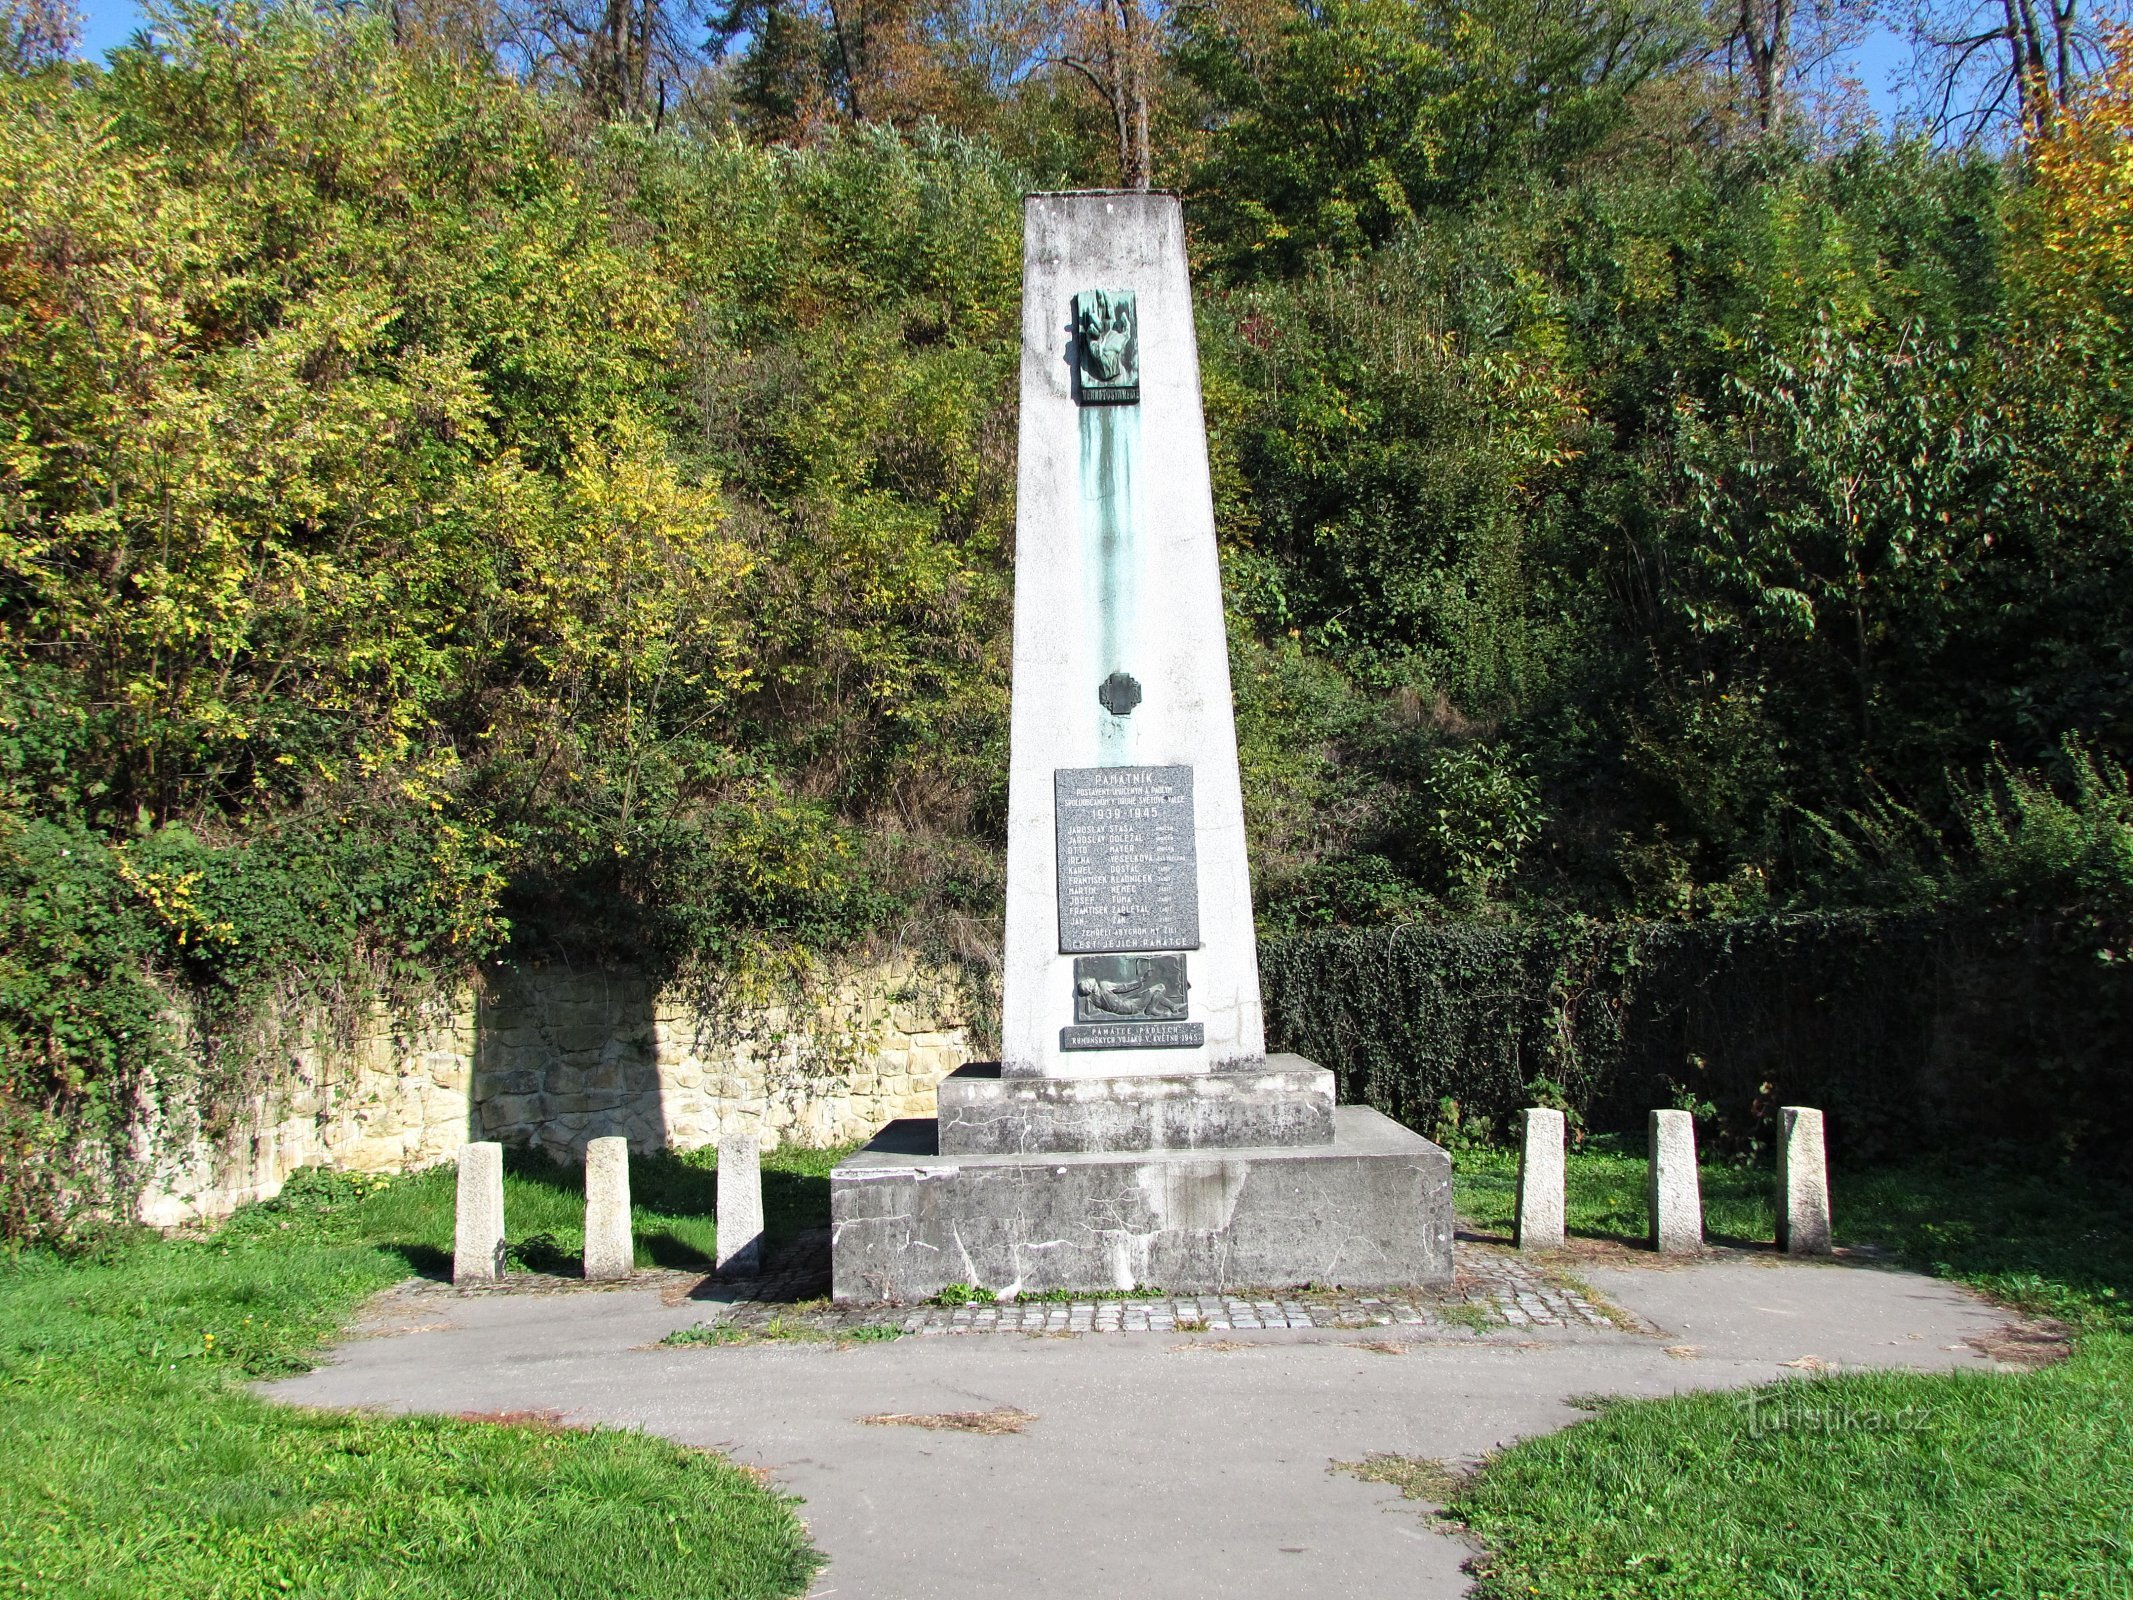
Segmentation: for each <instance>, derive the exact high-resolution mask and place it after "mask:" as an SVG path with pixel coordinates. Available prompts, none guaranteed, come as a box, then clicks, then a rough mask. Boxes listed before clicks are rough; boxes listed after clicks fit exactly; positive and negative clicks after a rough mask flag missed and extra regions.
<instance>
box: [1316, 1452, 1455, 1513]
mask: <svg viewBox="0 0 2133 1600" xmlns="http://www.w3.org/2000/svg"><path fill="white" fill-rule="evenodd" d="M1333 1470H1334V1471H1335V1472H1345V1473H1347V1474H1349V1475H1350V1476H1351V1477H1356V1478H1361V1479H1362V1480H1363V1481H1364V1482H1365V1483H1389V1484H1391V1485H1392V1486H1393V1487H1394V1488H1395V1489H1397V1490H1399V1491H1400V1493H1401V1495H1402V1496H1403V1497H1404V1498H1406V1499H1409V1500H1427V1501H1429V1502H1430V1503H1431V1504H1433V1505H1443V1504H1444V1503H1445V1502H1446V1501H1448V1500H1450V1499H1451V1498H1452V1497H1453V1496H1454V1495H1456V1494H1457V1493H1458V1492H1459V1491H1460V1490H1461V1489H1462V1488H1464V1487H1465V1486H1466V1484H1467V1482H1468V1480H1469V1479H1470V1478H1471V1477H1472V1474H1471V1473H1468V1472H1465V1471H1463V1470H1461V1469H1460V1468H1458V1467H1454V1466H1451V1465H1448V1464H1447V1463H1445V1462H1442V1461H1438V1460H1435V1459H1433V1458H1432V1457H1429V1456H1396V1455H1367V1456H1365V1457H1363V1459H1362V1460H1360V1461H1336V1462H1334V1463H1333Z"/></svg>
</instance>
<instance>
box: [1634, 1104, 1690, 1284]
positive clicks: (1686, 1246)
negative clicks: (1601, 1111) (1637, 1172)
mask: <svg viewBox="0 0 2133 1600" xmlns="http://www.w3.org/2000/svg"><path fill="white" fill-rule="evenodd" d="M1647 1191H1648V1192H1647V1201H1648V1204H1649V1206H1650V1210H1651V1246H1652V1248H1653V1249H1654V1250H1656V1251H1658V1252H1659V1253H1660V1254H1661V1255H1665V1256H1679V1255H1694V1254H1695V1253H1696V1252H1697V1251H1699V1250H1701V1249H1702V1248H1703V1186H1702V1184H1701V1183H1699V1182H1698V1180H1697V1177H1696V1119H1695V1118H1693V1117H1691V1116H1690V1115H1689V1114H1688V1113H1687V1112H1686V1111H1654V1112H1653V1113H1652V1116H1651V1175H1650V1177H1649V1179H1648V1180H1647Z"/></svg>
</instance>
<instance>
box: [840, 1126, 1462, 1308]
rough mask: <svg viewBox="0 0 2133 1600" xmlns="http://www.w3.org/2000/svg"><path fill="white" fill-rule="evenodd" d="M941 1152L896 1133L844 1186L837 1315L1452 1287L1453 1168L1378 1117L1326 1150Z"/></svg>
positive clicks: (847, 1170)
mask: <svg viewBox="0 0 2133 1600" xmlns="http://www.w3.org/2000/svg"><path fill="white" fill-rule="evenodd" d="M936 1137H937V1131H936V1126H935V1124H934V1123H932V1122H930V1121H907V1122H896V1123H891V1124H890V1125H889V1127H888V1128H887V1129H886V1130H884V1131H883V1132H882V1134H881V1135H880V1136H879V1137H878V1138H876V1139H875V1140H874V1142H873V1143H872V1144H870V1145H868V1146H867V1147H866V1148H865V1149H864V1150H861V1151H860V1152H859V1153H858V1154H856V1155H854V1156H853V1157H851V1158H850V1159H849V1160H847V1161H845V1162H843V1163H841V1164H840V1165H838V1166H837V1167H836V1168H835V1169H834V1170H833V1171H832V1172H831V1173H830V1218H831V1228H832V1238H831V1246H830V1263H831V1278H832V1290H833V1293H834V1294H835V1296H836V1298H837V1299H839V1300H842V1301H882V1300H886V1301H902V1302H905V1303H910V1302H914V1301H919V1300H925V1299H928V1298H930V1297H932V1296H933V1295H936V1294H938V1293H940V1291H941V1290H942V1289H944V1288H946V1287H947V1286H948V1285H950V1284H954V1283H964V1284H970V1285H972V1286H973V1287H981V1288H987V1289H992V1290H994V1291H996V1292H999V1291H1007V1290H1012V1291H1015V1292H1017V1293H1032V1294H1036V1293H1043V1292H1045V1291H1047V1290H1053V1289H1067V1290H1074V1289H1087V1290H1098V1289H1131V1288H1135V1287H1140V1286H1144V1285H1145V1286H1153V1287H1157V1288H1161V1289H1167V1290H1170V1291H1172V1292H1175V1293H1194V1294H1197V1293H1205V1292H1219V1291H1221V1290H1223V1289H1225V1288H1227V1287H1230V1286H1232V1285H1242V1284H1250V1285H1267V1286H1277V1285H1284V1284H1321V1285H1325V1286H1328V1287H1340V1288H1380V1287H1387V1286H1392V1285H1399V1284H1427V1283H1441V1282H1443V1281H1445V1280H1446V1279H1448V1278H1449V1277H1450V1276H1451V1271H1452V1163H1451V1157H1450V1156H1449V1155H1447V1154H1446V1153H1445V1152H1444V1151H1443V1150H1442V1149H1440V1148H1439V1147H1438V1146H1436V1145H1434V1144H1432V1143H1430V1142H1429V1140H1427V1139H1425V1138H1423V1137H1422V1136H1421V1135H1420V1134H1418V1133H1414V1132H1412V1131H1410V1130H1409V1129H1406V1128H1403V1127H1401V1126H1400V1125H1399V1124H1398V1123H1396V1122H1394V1121H1393V1120H1392V1119H1391V1118H1389V1117H1386V1116H1384V1115H1382V1114H1381V1113H1379V1112H1376V1111H1373V1110H1371V1109H1370V1108H1368V1107H1367V1106H1342V1107H1339V1108H1337V1109H1336V1110H1335V1111H1334V1113H1333V1140H1332V1142H1331V1143H1330V1144H1320V1145H1286V1146H1269V1147H1261V1148H1256V1149H1226V1150H1156V1151H1135V1152H1128V1153H1116V1152H1076V1153H1072V1154H1050V1155H947V1156H944V1155H941V1154H939V1153H938V1148H937V1144H936Z"/></svg>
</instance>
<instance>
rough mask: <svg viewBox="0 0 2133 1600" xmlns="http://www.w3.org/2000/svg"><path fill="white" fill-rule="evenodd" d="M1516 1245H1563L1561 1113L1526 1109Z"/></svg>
mask: <svg viewBox="0 0 2133 1600" xmlns="http://www.w3.org/2000/svg"><path fill="white" fill-rule="evenodd" d="M1518 1248H1519V1249H1521V1250H1560V1249H1562V1248H1563V1114H1562V1113H1561V1112H1560V1111H1550V1110H1548V1109H1546V1108H1545V1107H1543V1106H1529V1107H1527V1108H1526V1142H1525V1146H1524V1148H1523V1149H1522V1151H1521V1152H1520V1154H1519V1158H1518Z"/></svg>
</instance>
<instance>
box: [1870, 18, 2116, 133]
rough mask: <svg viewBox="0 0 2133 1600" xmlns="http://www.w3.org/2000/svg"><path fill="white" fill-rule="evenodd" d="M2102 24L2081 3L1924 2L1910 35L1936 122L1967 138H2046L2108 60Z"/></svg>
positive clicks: (1929, 109)
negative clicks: (2015, 134)
mask: <svg viewBox="0 0 2133 1600" xmlns="http://www.w3.org/2000/svg"><path fill="white" fill-rule="evenodd" d="M2100 20H2102V19H2100V18H2097V17H2092V16H2091V15H2089V14H2088V13H2086V12H2084V11H2083V10H2082V9H2081V3H2080V0H1919V7H1918V10H1917V11H1916V13H1915V14H1914V16H1913V18H1912V25H1911V33H1912V38H1913V40H1914V41H1915V42H1916V43H1917V45H1918V46H1919V48H1920V50H1921V53H1922V55H1923V57H1924V70H1923V74H1922V81H1921V85H1920V87H1921V89H1922V91H1923V99H1924V108H1925V111H1926V114H1927V117H1928V120H1929V121H1930V123H1931V125H1932V126H1933V128H1934V129H1935V131H1936V132H1947V133H1954V134H1957V135H1960V136H1962V137H1966V138H1979V137H1987V136H1990V135H1991V134H1992V133H1993V132H1994V131H1995V130H1996V129H2006V128H2008V127H2010V126H2011V127H2012V128H2014V129H2015V130H2017V131H2019V132H2020V133H2022V134H2023V135H2026V136H2035V135H2037V134H2040V133H2042V132H2043V131H2044V130H2045V129H2046V128H2047V127H2049V126H2050V124H2051V122H2052V120H2053V119H2054V118H2055V117H2056V116H2057V115H2058V114H2059V113H2060V112H2062V111H2064V110H2065V108H2066V104H2067V100H2068V97H2069V96H2070V95H2071V94H2072V93H2073V92H2074V89H2075V86H2076V85H2077V84H2078V83H2079V82H2080V80H2081V78H2082V76H2083V75H2084V74H2085V73H2087V72H2089V71H2091V70H2093V69H2094V68H2095V67H2096V66H2097V65H2098V64H2099V63H2100V62H2101V60H2102V59H2103V57H2104V54H2105V50H2104V33H2103V31H2101V30H2100V29H2099V27H2098V23H2099V21H2100Z"/></svg>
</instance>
